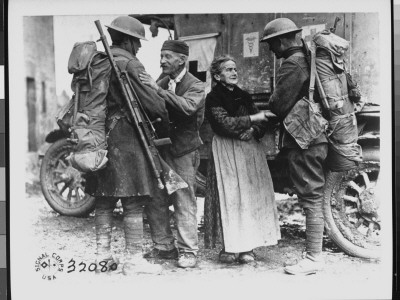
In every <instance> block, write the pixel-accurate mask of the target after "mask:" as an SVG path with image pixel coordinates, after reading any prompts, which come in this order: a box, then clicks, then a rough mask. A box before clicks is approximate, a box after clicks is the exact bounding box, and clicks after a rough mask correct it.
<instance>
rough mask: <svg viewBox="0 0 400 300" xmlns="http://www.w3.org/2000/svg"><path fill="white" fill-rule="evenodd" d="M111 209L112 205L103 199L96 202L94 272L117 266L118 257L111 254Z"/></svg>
mask: <svg viewBox="0 0 400 300" xmlns="http://www.w3.org/2000/svg"><path fill="white" fill-rule="evenodd" d="M102 200H104V199H102ZM110 204H112V202H111V201H110ZM112 211H113V207H112V206H111V205H109V204H108V203H105V202H104V201H101V203H99V205H97V204H96V214H95V218H94V219H95V228H96V247H97V251H96V265H97V268H96V273H104V272H109V271H114V270H116V269H117V267H118V263H119V261H118V259H117V258H115V257H114V256H113V255H112V254H111V231H112Z"/></svg>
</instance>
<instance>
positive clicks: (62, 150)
mask: <svg viewBox="0 0 400 300" xmlns="http://www.w3.org/2000/svg"><path fill="white" fill-rule="evenodd" d="M73 150H74V145H73V144H72V143H71V142H69V141H68V140H66V139H61V140H58V141H57V142H55V143H54V144H53V145H52V146H51V147H50V148H49V149H48V150H47V152H46V154H45V155H44V157H43V160H42V165H41V168H40V183H41V187H42V192H43V195H44V197H45V199H46V201H47V202H48V203H49V205H50V206H51V208H52V209H54V210H55V211H56V212H58V213H59V214H61V215H65V216H74V217H82V216H87V215H88V214H89V213H90V212H92V211H93V209H94V204H95V199H94V197H92V196H90V195H88V194H86V193H85V178H83V177H82V173H81V172H79V171H78V170H76V169H74V168H73V167H72V166H71V164H70V163H69V161H68V160H66V159H65V158H66V157H67V156H68V155H69V154H70V153H71V152H72V151H73Z"/></svg>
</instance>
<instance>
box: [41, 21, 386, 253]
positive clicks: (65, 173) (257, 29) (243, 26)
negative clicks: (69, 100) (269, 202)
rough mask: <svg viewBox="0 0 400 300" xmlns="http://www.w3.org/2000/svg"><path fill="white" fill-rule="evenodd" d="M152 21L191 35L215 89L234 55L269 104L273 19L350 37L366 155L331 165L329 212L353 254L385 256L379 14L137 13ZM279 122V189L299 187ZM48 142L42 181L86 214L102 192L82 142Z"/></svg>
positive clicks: (245, 84) (247, 85)
mask: <svg viewBox="0 0 400 300" xmlns="http://www.w3.org/2000/svg"><path fill="white" fill-rule="evenodd" d="M131 16H132V17H135V18H137V19H138V20H140V21H141V22H142V23H144V24H147V25H150V31H151V32H152V36H153V38H157V32H158V30H159V28H163V29H166V30H168V31H169V32H170V39H179V40H184V41H185V42H186V43H188V45H189V47H190V53H189V62H188V69H189V72H191V73H192V74H193V75H195V76H196V77H198V78H199V79H200V80H202V81H203V82H204V83H205V86H206V93H207V92H208V91H210V89H211V78H210V73H209V71H208V68H209V66H210V63H211V61H212V59H213V58H214V57H215V56H218V55H222V54H229V55H230V56H232V57H234V58H235V59H236V64H237V67H238V74H239V79H240V81H239V86H240V87H241V88H242V89H244V90H246V91H247V92H249V93H250V94H251V96H252V99H253V101H254V102H255V104H256V105H257V107H258V108H259V109H261V110H268V108H269V107H268V100H269V97H270V96H271V94H272V92H273V90H274V85H275V79H276V73H277V70H278V69H279V66H280V63H281V61H280V60H278V59H276V58H275V56H274V55H273V53H272V52H271V51H269V49H268V47H266V46H264V45H262V44H260V43H259V40H260V39H261V37H262V33H263V29H264V27H265V25H266V24H267V23H268V22H269V21H272V20H273V19H275V18H279V17H286V18H289V19H291V20H293V21H294V22H295V23H296V25H297V26H298V27H301V28H302V29H303V30H302V31H301V36H300V33H299V38H300V37H301V38H303V39H304V40H305V41H306V42H309V41H310V40H311V38H312V36H313V35H314V34H315V33H317V32H319V31H322V30H325V29H330V28H331V27H332V26H333V24H334V23H335V25H336V26H335V27H336V32H335V33H336V34H337V35H339V36H341V37H343V38H345V39H346V40H348V41H350V48H349V50H348V51H347V52H346V54H345V55H346V56H345V59H346V62H347V66H348V69H349V71H350V73H351V74H352V76H353V78H354V79H355V80H356V81H357V82H358V83H359V85H360V87H361V90H362V92H363V95H364V100H366V104H365V106H364V108H363V109H362V111H360V112H359V113H357V114H356V117H357V121H358V131H359V137H358V143H359V144H360V145H361V147H362V152H363V161H362V163H360V164H359V165H358V166H357V167H355V168H354V169H352V170H350V171H347V172H329V171H327V172H326V185H325V191H324V216H325V229H326V233H327V235H328V236H329V237H330V238H331V239H332V240H333V241H334V242H335V243H336V245H337V246H338V247H339V248H341V249H342V250H343V251H344V252H345V253H347V254H349V255H353V256H356V257H362V258H368V259H379V257H380V250H381V239H380V237H381V219H380V214H379V207H380V199H379V195H377V193H375V191H376V190H377V186H378V178H379V171H380V105H379V100H380V97H379V90H378V89H377V86H378V78H379V74H378V72H379V55H378V54H379V52H378V51H379V32H378V27H379V26H378V23H379V20H378V14H376V13H257V14H229V13H221V14H158V15H152V14H144V15H131ZM200 135H201V137H202V140H203V143H204V144H203V145H202V147H201V148H200V154H201V164H200V167H199V172H198V174H197V193H198V195H202V194H204V189H205V182H206V178H205V176H206V175H207V174H206V169H207V164H208V163H209V157H210V146H211V141H212V136H213V132H212V130H211V127H210V125H209V123H208V121H207V120H206V119H205V121H204V124H203V126H202V128H201V131H200ZM278 140H279V130H278V126H270V128H268V130H267V132H266V134H265V136H264V137H263V139H262V142H263V143H265V146H266V148H267V159H268V165H269V168H270V172H271V175H272V179H273V185H274V191H275V192H276V193H282V194H289V195H292V194H293V193H294V189H293V185H292V183H291V181H290V179H289V174H288V168H287V167H286V166H287V158H286V157H285V155H283V154H282V153H280V150H279V148H278ZM46 141H47V142H49V143H53V145H52V146H51V147H50V148H49V149H48V150H47V152H46V154H45V155H44V158H43V160H42V165H41V173H40V176H41V185H42V191H43V194H44V196H45V198H46V200H47V201H48V203H49V205H50V206H51V207H52V208H53V209H54V210H56V211H57V212H59V213H60V214H63V215H69V216H85V215H87V214H88V213H89V212H91V211H92V210H93V208H94V198H93V197H91V196H90V195H88V194H86V193H85V177H84V176H83V174H82V173H80V172H79V171H77V170H75V169H74V168H73V167H72V166H71V165H70V164H69V163H68V160H66V159H65V158H66V157H67V156H68V155H69V153H70V152H71V151H74V145H73V144H72V143H71V142H69V140H68V137H67V136H65V134H63V133H62V132H61V131H60V132H57V133H55V132H52V133H51V134H49V135H48V136H47V138H46Z"/></svg>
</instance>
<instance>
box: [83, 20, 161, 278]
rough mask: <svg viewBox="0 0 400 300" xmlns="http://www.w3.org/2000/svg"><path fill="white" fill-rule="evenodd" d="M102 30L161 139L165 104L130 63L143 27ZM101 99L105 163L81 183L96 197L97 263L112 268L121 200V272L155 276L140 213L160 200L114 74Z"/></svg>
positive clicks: (132, 24)
mask: <svg viewBox="0 0 400 300" xmlns="http://www.w3.org/2000/svg"><path fill="white" fill-rule="evenodd" d="M107 27H108V32H109V33H110V36H111V39H112V42H113V44H112V46H111V52H112V54H113V56H114V57H115V60H116V63H117V66H118V68H120V69H121V70H126V71H127V73H128V77H129V80H130V81H131V83H132V84H133V86H135V90H136V92H137V94H138V96H139V98H140V99H141V100H142V104H143V107H144V110H145V111H146V113H147V114H148V116H149V117H150V119H151V120H155V119H160V120H161V122H159V123H158V124H157V126H158V128H159V129H160V130H159V132H158V133H159V135H160V136H166V135H167V132H168V131H167V130H165V128H167V126H168V112H167V110H166V106H165V101H164V99H163V98H161V97H160V96H158V95H157V93H156V92H155V91H154V90H152V89H150V88H149V87H148V86H145V85H144V84H142V82H141V81H140V80H139V73H140V72H143V71H144V67H143V65H142V64H141V62H140V61H139V60H138V59H137V58H136V53H137V52H138V50H139V48H140V47H141V43H140V39H142V40H145V31H144V26H143V25H142V23H140V22H139V21H138V20H136V19H134V18H132V17H129V16H121V17H118V18H116V19H115V20H113V21H112V23H111V24H110V25H109V26H107ZM106 100H107V117H106V126H107V130H108V134H109V137H108V140H107V143H108V148H107V149H108V155H107V156H108V159H109V161H108V163H107V165H106V167H105V168H104V169H102V170H100V171H98V172H95V173H94V174H91V176H89V177H88V179H87V184H86V191H87V192H88V193H89V194H91V195H93V196H95V197H96V215H95V224H96V226H95V227H96V244H97V257H98V258H97V260H98V261H99V262H101V261H106V262H107V265H108V266H109V267H110V268H111V269H112V267H111V266H112V265H113V264H117V263H118V262H117V261H116V260H115V259H114V258H113V257H112V255H111V247H110V244H111V230H112V227H113V225H112V219H113V210H114V207H115V204H116V202H117V201H118V200H119V199H121V202H122V207H123V209H124V231H125V243H126V246H125V248H126V255H127V257H126V262H125V263H124V265H123V273H124V274H126V275H130V274H135V273H151V274H158V273H160V272H161V271H162V267H161V266H160V265H154V264H150V263H149V262H148V261H147V260H145V259H144V258H143V256H142V242H143V241H142V239H143V217H142V212H143V205H145V204H146V203H148V202H152V203H153V205H157V204H156V203H157V201H158V200H163V199H164V197H165V196H164V195H163V191H161V190H160V189H158V188H157V181H156V179H155V178H154V176H153V175H152V172H151V168H150V164H149V162H148V161H147V159H146V156H145V154H144V149H143V148H142V145H141V143H140V139H139V136H138V133H137V131H136V130H135V128H134V127H133V126H132V124H131V121H130V115H129V109H128V107H127V105H126V103H125V100H124V97H123V95H122V91H121V87H120V85H119V81H118V78H117V77H116V75H115V74H114V73H112V74H111V78H110V81H109V88H108V94H107V98H106ZM151 198H152V199H151ZM154 202H156V203H154ZM153 238H156V237H154V236H153Z"/></svg>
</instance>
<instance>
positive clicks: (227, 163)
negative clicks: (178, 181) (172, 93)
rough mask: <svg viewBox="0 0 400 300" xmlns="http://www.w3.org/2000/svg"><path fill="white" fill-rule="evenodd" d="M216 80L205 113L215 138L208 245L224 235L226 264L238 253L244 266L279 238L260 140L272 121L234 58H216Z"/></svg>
mask: <svg viewBox="0 0 400 300" xmlns="http://www.w3.org/2000/svg"><path fill="white" fill-rule="evenodd" d="M211 76H212V79H213V81H214V82H215V83H216V84H215V86H214V87H213V89H212V90H211V92H210V93H209V94H208V95H207V98H206V112H205V113H206V117H207V119H208V121H209V122H210V125H211V127H212V129H213V131H214V133H215V135H214V137H213V141H212V159H211V160H210V161H211V162H210V164H209V167H208V176H207V177H208V178H207V195H206V199H205V227H206V232H205V245H206V247H213V246H215V238H216V235H219V236H220V237H222V246H223V249H222V250H221V252H220V254H219V259H220V261H221V262H223V263H233V262H235V261H236V255H235V253H239V256H238V260H239V262H240V263H249V262H252V261H254V260H255V255H254V252H253V249H254V248H256V247H260V246H268V245H275V244H277V241H278V240H279V239H280V230H279V223H278V213H277V208H276V204H275V197H274V188H273V185H272V179H271V174H270V172H269V168H268V165H267V159H266V152H265V149H264V147H263V146H264V145H263V143H261V142H260V141H259V139H260V138H261V137H262V136H263V135H264V133H265V125H266V122H267V121H268V119H267V117H266V115H265V114H264V113H263V112H259V111H258V109H257V108H256V107H255V105H254V104H253V102H252V100H251V97H250V95H249V94H248V93H247V92H245V91H243V90H241V89H240V88H239V87H238V86H237V83H238V73H237V69H236V62H235V60H234V59H233V58H232V57H230V56H226V55H225V56H220V57H217V58H215V59H214V61H213V62H212V64H211ZM221 229H222V230H221ZM220 231H222V232H220ZM217 232H219V234H217ZM213 238H214V240H213Z"/></svg>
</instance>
